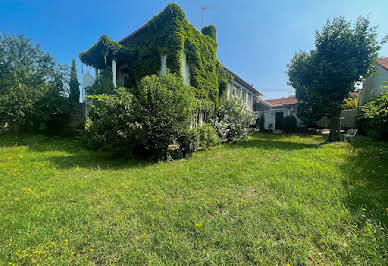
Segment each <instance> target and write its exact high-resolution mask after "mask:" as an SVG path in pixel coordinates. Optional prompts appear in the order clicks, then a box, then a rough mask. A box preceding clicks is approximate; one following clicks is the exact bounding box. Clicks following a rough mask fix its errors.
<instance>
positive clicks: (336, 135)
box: [327, 108, 341, 142]
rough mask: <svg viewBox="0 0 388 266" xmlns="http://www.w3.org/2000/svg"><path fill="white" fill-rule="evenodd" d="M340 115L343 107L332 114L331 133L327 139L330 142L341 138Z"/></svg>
mask: <svg viewBox="0 0 388 266" xmlns="http://www.w3.org/2000/svg"><path fill="white" fill-rule="evenodd" d="M340 116H341V108H338V110H336V111H334V112H333V113H332V114H331V116H330V123H329V127H330V134H329V138H328V139H327V141H328V142H334V141H340V140H341V132H340V130H341V125H340Z"/></svg>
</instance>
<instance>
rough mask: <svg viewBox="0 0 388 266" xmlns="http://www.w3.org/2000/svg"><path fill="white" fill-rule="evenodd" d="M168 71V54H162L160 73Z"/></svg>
mask: <svg viewBox="0 0 388 266" xmlns="http://www.w3.org/2000/svg"><path fill="white" fill-rule="evenodd" d="M166 72H167V55H161V56H160V73H166Z"/></svg>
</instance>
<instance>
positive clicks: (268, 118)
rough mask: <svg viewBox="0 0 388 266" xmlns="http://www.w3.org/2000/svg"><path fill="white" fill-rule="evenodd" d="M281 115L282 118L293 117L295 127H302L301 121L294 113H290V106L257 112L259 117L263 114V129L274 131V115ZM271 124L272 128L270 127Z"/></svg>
mask: <svg viewBox="0 0 388 266" xmlns="http://www.w3.org/2000/svg"><path fill="white" fill-rule="evenodd" d="M280 112H282V113H283V117H286V116H289V115H292V116H293V117H295V118H296V122H297V123H296V125H297V126H298V127H301V126H302V121H301V120H300V119H299V118H298V117H297V116H296V111H292V107H291V106H284V107H278V108H273V109H271V110H269V111H259V112H258V113H259V116H258V117H261V115H262V114H264V128H265V129H270V128H272V129H273V130H275V123H276V113H280ZM271 124H272V127H270V125H271Z"/></svg>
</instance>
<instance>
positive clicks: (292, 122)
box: [282, 115, 297, 133]
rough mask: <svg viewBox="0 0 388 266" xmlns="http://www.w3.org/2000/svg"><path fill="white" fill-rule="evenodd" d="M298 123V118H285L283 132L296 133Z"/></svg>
mask: <svg viewBox="0 0 388 266" xmlns="http://www.w3.org/2000/svg"><path fill="white" fill-rule="evenodd" d="M296 125H297V121H296V118H295V117H294V116H292V115H289V116H285V117H283V121H282V127H283V130H284V131H285V132H287V133H291V132H296V130H297V126H296Z"/></svg>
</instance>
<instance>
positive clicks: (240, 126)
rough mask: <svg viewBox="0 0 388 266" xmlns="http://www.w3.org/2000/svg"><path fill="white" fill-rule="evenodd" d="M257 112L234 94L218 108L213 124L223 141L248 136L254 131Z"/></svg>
mask: <svg viewBox="0 0 388 266" xmlns="http://www.w3.org/2000/svg"><path fill="white" fill-rule="evenodd" d="M256 118H257V114H256V113H254V112H253V111H251V110H249V109H248V108H247V107H246V106H245V105H244V104H243V103H242V102H241V100H240V99H238V98H237V97H234V96H232V97H231V98H226V99H224V100H223V101H222V102H221V104H220V106H219V108H218V109H217V110H216V113H215V118H214V119H212V120H211V124H212V125H213V127H214V129H215V130H216V132H217V134H218V136H219V137H220V138H221V139H222V140H223V141H233V140H236V139H242V138H247V137H248V136H249V134H250V133H251V132H252V129H251V126H252V125H254V124H255V121H256Z"/></svg>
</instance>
